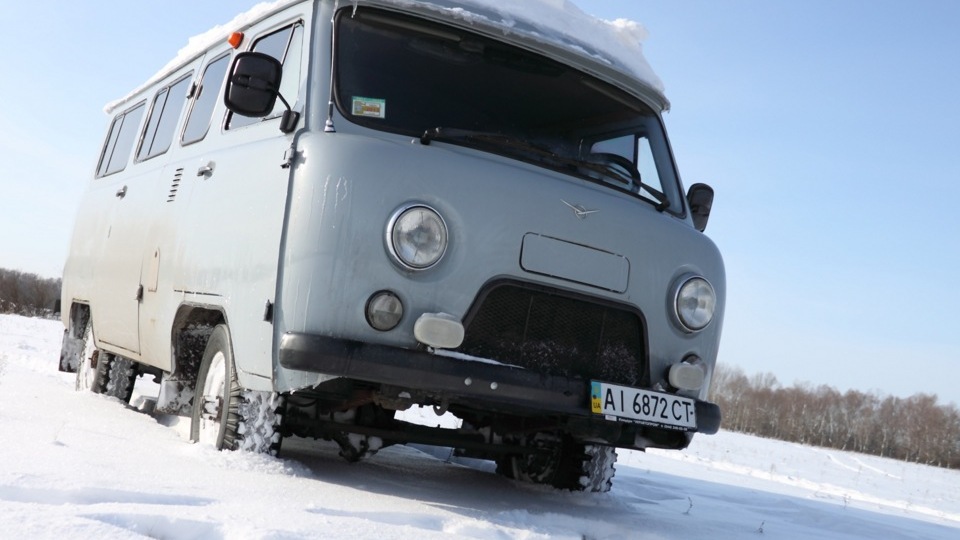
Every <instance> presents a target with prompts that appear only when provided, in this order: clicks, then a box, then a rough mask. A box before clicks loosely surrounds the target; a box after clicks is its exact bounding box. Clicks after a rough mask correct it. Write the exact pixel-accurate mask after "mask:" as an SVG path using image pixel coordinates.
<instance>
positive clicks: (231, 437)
mask: <svg viewBox="0 0 960 540" xmlns="http://www.w3.org/2000/svg"><path fill="white" fill-rule="evenodd" d="M194 395H195V397H194V400H193V413H192V421H191V426H190V438H191V440H193V441H194V442H199V443H201V444H206V445H210V446H213V447H214V448H216V449H217V450H242V451H245V452H253V453H258V454H269V455H272V456H275V455H277V453H278V452H279V451H280V443H281V441H282V436H281V434H280V426H281V422H282V420H283V407H284V400H283V397H282V396H280V395H279V394H277V393H276V392H259V391H255V390H245V389H243V388H241V387H240V383H239V381H238V379H237V370H236V364H235V363H234V360H233V347H232V345H231V341H230V332H229V330H228V328H227V326H226V325H223V324H221V325H219V326H217V327H216V328H214V329H213V332H212V333H211V334H210V339H209V340H208V341H207V346H206V348H205V350H204V352H203V359H202V360H201V362H200V371H199V373H198V374H197V388H196V393H195V394H194Z"/></svg>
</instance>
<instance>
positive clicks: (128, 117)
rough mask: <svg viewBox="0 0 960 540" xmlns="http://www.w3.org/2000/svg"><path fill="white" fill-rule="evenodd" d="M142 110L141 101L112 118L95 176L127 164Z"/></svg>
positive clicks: (121, 167) (104, 174)
mask: <svg viewBox="0 0 960 540" xmlns="http://www.w3.org/2000/svg"><path fill="white" fill-rule="evenodd" d="M143 110H144V104H143V103H141V104H139V105H137V106H136V107H134V108H132V109H129V110H127V111H125V112H123V113H121V114H119V115H117V117H116V118H114V119H113V124H112V125H111V126H110V135H108V136H107V143H106V145H104V147H103V154H102V155H101V156H100V164H99V165H98V166H97V178H99V177H101V176H106V175H108V174H113V173H115V172H119V171H122V170H123V169H124V168H125V167H126V166H127V161H129V160H130V153H131V152H132V151H133V142H134V141H135V140H136V138H137V133H139V128H140V120H141V119H142V118H143Z"/></svg>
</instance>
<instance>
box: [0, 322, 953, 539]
mask: <svg viewBox="0 0 960 540" xmlns="http://www.w3.org/2000/svg"><path fill="white" fill-rule="evenodd" d="M62 332H63V326H62V325H61V324H60V323H59V322H57V321H42V320H35V319H26V318H23V317H17V316H9V315H0V531H2V532H0V534H2V536H3V537H4V538H31V539H38V538H58V539H67V538H70V539H73V538H97V539H107V538H197V539H200V538H203V539H208V538H277V539H281V538H282V539H293V538H338V539H339V538H376V539H378V540H379V539H389V538H404V539H406V538H413V539H421V538H423V539H427V538H482V539H509V538H520V539H535V538H569V539H605V538H610V539H625V538H641V539H647V538H649V539H668V538H677V539H681V538H682V539H690V538H710V539H724V538H731V539H732V538H737V539H739V538H778V539H781V538H788V539H795V538H811V539H813V538H815V539H818V540H823V539H834V538H870V539H877V538H883V539H897V538H910V539H945V540H946V539H950V540H956V539H957V538H960V472H958V471H948V470H943V469H937V468H932V467H924V466H918V465H912V464H906V463H902V462H898V461H891V460H885V459H880V458H875V457H870V456H862V455H857V454H851V453H845V452H838V451H833V450H823V449H817V448H810V447H805V446H800V445H795V444H787V443H780V442H775V441H769V440H763V439H757V438H753V437H748V436H744V435H738V434H734V433H725V432H721V433H720V434H718V435H715V436H700V437H697V438H695V439H694V443H693V445H692V446H691V448H689V449H688V450H686V451H684V452H660V451H651V452H648V453H646V454H644V453H640V452H624V451H621V452H620V459H619V462H618V464H617V477H616V479H615V480H614V487H613V490H612V491H611V492H610V493H607V494H574V493H566V492H561V491H557V490H553V489H551V488H544V487H538V486H530V485H524V484H519V483H516V482H513V481H510V480H506V479H503V478H500V477H498V476H496V475H495V474H493V473H492V472H491V469H492V467H491V466H489V465H488V464H484V463H480V464H477V463H471V464H460V463H452V462H450V461H449V460H445V459H443V458H444V457H445V456H448V455H449V452H448V451H444V450H442V449H430V448H420V449H415V448H411V447H403V446H399V447H392V448H389V449H387V450H384V451H382V452H381V453H380V454H378V455H377V456H375V457H373V458H372V459H371V460H369V461H366V462H363V463H359V464H349V463H346V462H345V461H343V460H342V459H340V458H339V457H338V456H337V451H336V448H335V446H334V445H332V444H328V443H316V442H314V441H306V440H287V441H284V448H283V451H282V459H276V458H270V457H264V456H254V455H248V454H239V453H232V452H223V453H221V452H215V451H213V450H210V449H206V448H201V447H198V446H196V445H193V444H191V443H190V442H189V440H188V437H186V436H185V435H184V433H185V430H186V429H187V428H188V424H189V421H187V420H185V419H177V418H170V417H163V418H155V417H153V416H150V415H149V414H146V413H144V412H141V411H140V410H137V409H135V408H132V407H125V406H124V405H122V404H120V403H119V402H117V401H115V400H111V399H107V398H104V397H102V396H97V395H93V394H80V393H76V392H74V390H73V384H74V378H73V375H69V374H62V373H58V372H57V370H56V365H57V360H58V358H59V349H60V338H61V335H62ZM152 386H153V385H151V384H149V383H148V382H141V383H140V384H139V385H138V391H139V392H140V393H141V394H146V393H148V392H149V391H150V390H151V387H152ZM133 401H134V402H135V403H136V402H142V401H143V399H142V398H141V397H138V396H137V395H135V396H134V400H133ZM430 414H432V413H430Z"/></svg>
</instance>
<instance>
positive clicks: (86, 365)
mask: <svg viewBox="0 0 960 540" xmlns="http://www.w3.org/2000/svg"><path fill="white" fill-rule="evenodd" d="M81 342H82V347H81V349H80V350H81V352H80V361H79V363H78V364H77V384H76V386H75V388H76V389H77V391H78V392H87V391H90V392H94V393H96V394H100V393H102V392H103V379H104V376H103V374H102V373H101V372H100V352H101V351H100V350H99V349H97V346H96V344H95V342H94V338H93V322H92V321H89V322H87V325H86V328H84V330H83V338H81Z"/></svg>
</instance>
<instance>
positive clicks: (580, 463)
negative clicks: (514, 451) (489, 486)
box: [497, 433, 617, 493]
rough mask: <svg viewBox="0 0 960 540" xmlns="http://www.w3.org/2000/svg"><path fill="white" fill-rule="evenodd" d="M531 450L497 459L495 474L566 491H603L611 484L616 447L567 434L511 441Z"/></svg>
mask: <svg viewBox="0 0 960 540" xmlns="http://www.w3.org/2000/svg"><path fill="white" fill-rule="evenodd" d="M513 442H514V443H519V444H520V445H521V446H525V447H527V448H529V449H530V451H529V452H528V453H526V454H522V455H506V456H502V457H500V459H498V460H497V474H500V475H501V476H505V477H507V478H512V479H514V480H520V481H521V482H530V483H533V484H546V485H550V486H553V487H555V488H559V489H565V490H569V491H585V492H593V493H606V492H607V491H610V488H611V487H612V486H613V475H614V473H615V472H616V470H615V468H614V463H616V462H617V452H616V449H615V448H613V447H610V446H601V445H595V444H588V443H585V442H582V441H578V440H576V439H574V438H572V437H570V436H569V435H556V434H552V433H536V434H533V435H528V436H526V437H523V438H520V439H518V440H515V441H513Z"/></svg>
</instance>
